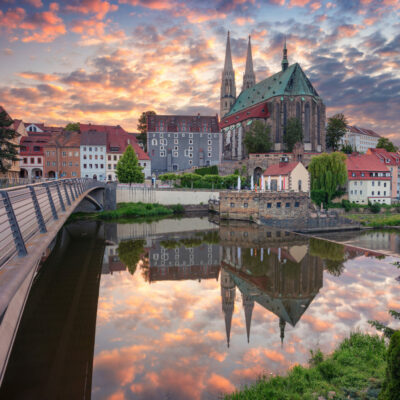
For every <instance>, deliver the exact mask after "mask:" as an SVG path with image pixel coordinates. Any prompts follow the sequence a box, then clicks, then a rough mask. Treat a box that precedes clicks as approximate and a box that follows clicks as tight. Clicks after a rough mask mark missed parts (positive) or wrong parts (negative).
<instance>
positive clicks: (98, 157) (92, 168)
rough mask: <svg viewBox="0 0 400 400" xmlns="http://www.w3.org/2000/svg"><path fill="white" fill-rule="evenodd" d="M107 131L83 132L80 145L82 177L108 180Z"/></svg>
mask: <svg viewBox="0 0 400 400" xmlns="http://www.w3.org/2000/svg"><path fill="white" fill-rule="evenodd" d="M106 148H107V134H106V132H97V131H93V132H91V131H89V132H82V134H81V146H80V153H81V155H80V162H81V177H83V178H92V179H98V180H99V181H105V180H106V153H107V151H106Z"/></svg>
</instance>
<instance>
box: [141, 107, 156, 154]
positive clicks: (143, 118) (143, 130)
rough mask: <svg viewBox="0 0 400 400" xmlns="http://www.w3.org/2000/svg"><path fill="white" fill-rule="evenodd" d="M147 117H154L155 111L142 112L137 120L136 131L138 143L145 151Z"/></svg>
mask: <svg viewBox="0 0 400 400" xmlns="http://www.w3.org/2000/svg"><path fill="white" fill-rule="evenodd" d="M149 115H156V112H155V111H143V112H142V115H141V116H140V118H139V120H138V125H137V130H138V131H139V135H138V137H137V139H138V140H139V142H140V143H142V145H143V148H144V150H145V151H147V117H148V116H149Z"/></svg>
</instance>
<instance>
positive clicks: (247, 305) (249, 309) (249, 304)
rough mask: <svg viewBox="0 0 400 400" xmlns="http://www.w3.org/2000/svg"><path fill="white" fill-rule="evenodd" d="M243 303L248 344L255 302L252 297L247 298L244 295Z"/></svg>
mask: <svg viewBox="0 0 400 400" xmlns="http://www.w3.org/2000/svg"><path fill="white" fill-rule="evenodd" d="M242 302H243V308H244V317H245V319H246V332H247V343H250V326H251V316H252V314H253V308H254V300H253V298H252V297H251V296H247V295H245V294H243V293H242Z"/></svg>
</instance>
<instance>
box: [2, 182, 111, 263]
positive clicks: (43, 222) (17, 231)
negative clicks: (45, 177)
mask: <svg viewBox="0 0 400 400" xmlns="http://www.w3.org/2000/svg"><path fill="white" fill-rule="evenodd" d="M105 186H106V185H105V183H103V182H99V181H97V180H93V179H88V178H64V179H57V180H52V181H46V182H40V183H34V184H31V185H24V186H18V187H12V188H7V189H0V268H1V266H2V265H3V264H4V263H5V262H6V261H8V260H9V259H10V258H11V257H13V256H15V255H18V256H19V257H24V256H26V255H27V250H26V247H25V244H26V242H27V241H28V240H29V239H30V238H32V237H33V236H34V235H36V234H37V233H45V232H47V226H48V224H49V223H51V222H52V221H55V220H58V217H59V214H60V213H62V212H65V211H68V210H70V209H71V207H72V208H75V207H76V206H77V202H78V199H79V198H80V196H81V195H82V194H83V193H85V192H87V191H88V190H89V189H92V188H95V187H105Z"/></svg>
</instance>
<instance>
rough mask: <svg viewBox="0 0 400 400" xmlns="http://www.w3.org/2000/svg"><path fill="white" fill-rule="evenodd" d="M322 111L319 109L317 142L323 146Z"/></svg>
mask: <svg viewBox="0 0 400 400" xmlns="http://www.w3.org/2000/svg"><path fill="white" fill-rule="evenodd" d="M320 111H321V109H320V107H319V106H318V107H317V140H318V144H321V113H320Z"/></svg>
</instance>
